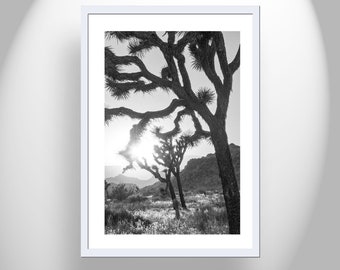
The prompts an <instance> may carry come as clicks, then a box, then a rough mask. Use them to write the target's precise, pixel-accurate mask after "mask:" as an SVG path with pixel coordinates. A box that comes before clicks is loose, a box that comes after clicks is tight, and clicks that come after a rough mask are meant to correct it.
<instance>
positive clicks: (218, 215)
mask: <svg viewBox="0 0 340 270" xmlns="http://www.w3.org/2000/svg"><path fill="white" fill-rule="evenodd" d="M186 203H187V207H188V210H181V211H180V214H181V218H180V219H179V220H176V219H175V211H174V210H173V208H172V202H171V201H170V200H169V199H165V200H164V199H162V200H153V199H152V198H145V197H144V198H138V197H137V198H135V199H132V200H126V201H122V202H119V201H112V202H110V203H109V204H108V205H107V207H106V212H105V216H106V218H105V221H106V222H105V231H106V233H110V234H227V233H228V226H227V223H228V222H227V214H226V210H225V207H224V203H223V200H222V198H221V195H220V194H218V193H212V194H207V195H204V194H195V195H193V194H192V195H188V196H186Z"/></svg>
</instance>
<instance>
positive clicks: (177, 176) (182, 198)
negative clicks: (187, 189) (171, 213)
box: [175, 170, 187, 209]
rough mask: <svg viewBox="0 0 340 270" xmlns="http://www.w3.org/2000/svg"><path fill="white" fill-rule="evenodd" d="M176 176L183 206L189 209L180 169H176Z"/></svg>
mask: <svg viewBox="0 0 340 270" xmlns="http://www.w3.org/2000/svg"><path fill="white" fill-rule="evenodd" d="M175 177H176V181H177V187H178V193H179V199H180V201H181V205H182V208H183V209H187V206H186V204H185V200H184V194H183V189H182V183H181V176H180V173H179V170H176V172H175Z"/></svg>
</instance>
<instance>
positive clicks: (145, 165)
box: [136, 159, 180, 219]
mask: <svg viewBox="0 0 340 270" xmlns="http://www.w3.org/2000/svg"><path fill="white" fill-rule="evenodd" d="M136 162H137V164H138V166H139V167H140V168H141V169H144V170H146V171H148V172H150V173H151V174H152V175H153V176H154V177H155V178H156V179H158V180H159V181H160V182H162V183H165V184H166V185H167V187H168V188H169V191H170V195H171V199H172V206H173V208H174V209H175V212H176V219H179V218H180V213H179V209H178V201H177V198H176V193H175V190H174V187H173V185H172V183H171V170H172V168H171V166H172V165H171V164H167V165H166V166H167V167H166V168H165V169H164V170H163V172H164V175H165V177H162V176H161V173H160V171H159V168H158V166H156V165H152V166H150V165H149V164H148V163H147V161H146V159H143V162H142V161H140V160H136Z"/></svg>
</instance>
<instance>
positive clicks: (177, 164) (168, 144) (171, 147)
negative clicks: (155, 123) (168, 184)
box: [154, 129, 196, 209]
mask: <svg viewBox="0 0 340 270" xmlns="http://www.w3.org/2000/svg"><path fill="white" fill-rule="evenodd" d="M154 133H155V134H156V136H157V137H158V138H159V140H160V143H161V146H160V147H159V146H156V147H155V152H156V153H157V157H156V159H155V160H156V162H158V164H162V165H163V166H166V163H165V162H164V161H165V160H171V166H170V168H169V169H171V172H172V174H173V175H174V176H175V178H176V182H177V187H178V194H179V198H180V201H181V205H182V208H183V209H187V206H186V203H185V199H184V193H183V188H182V183H181V177H180V171H181V164H182V161H183V158H184V154H185V152H186V150H187V148H188V146H189V145H194V144H195V143H196V141H195V142H194V141H191V136H188V135H186V136H180V137H179V138H178V139H175V143H173V138H172V137H171V136H170V137H167V136H166V135H165V134H162V133H161V132H160V130H159V129H156V130H155V132H154ZM167 149H168V151H166V150H167ZM160 160H162V161H161V162H162V163H160Z"/></svg>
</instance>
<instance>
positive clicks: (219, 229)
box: [190, 206, 228, 234]
mask: <svg viewBox="0 0 340 270" xmlns="http://www.w3.org/2000/svg"><path fill="white" fill-rule="evenodd" d="M227 221H228V217H227V212H226V210H225V209H215V208H213V207H211V206H203V207H201V208H198V209H196V211H195V213H194V214H193V215H192V217H191V219H190V226H192V227H194V228H196V229H197V230H199V231H200V232H201V233H202V234H210V233H213V234H216V233H228V228H227V224H228V223H227Z"/></svg>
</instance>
